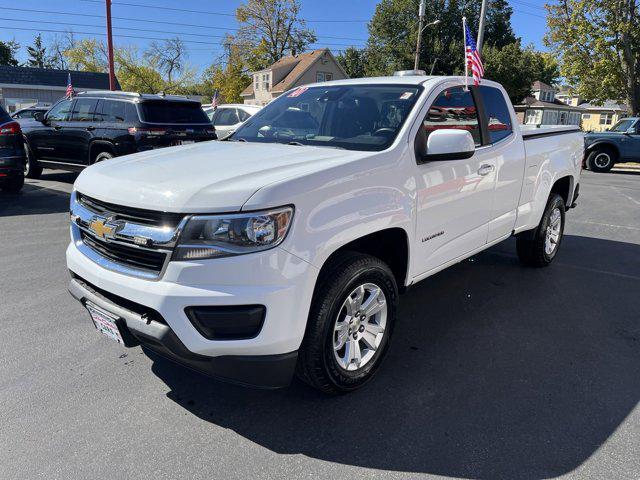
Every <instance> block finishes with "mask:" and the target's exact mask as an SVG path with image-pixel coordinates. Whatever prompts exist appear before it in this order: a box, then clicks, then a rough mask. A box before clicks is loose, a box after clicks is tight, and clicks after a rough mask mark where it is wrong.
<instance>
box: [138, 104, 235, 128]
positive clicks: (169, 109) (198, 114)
mask: <svg viewBox="0 0 640 480" xmlns="http://www.w3.org/2000/svg"><path fill="white" fill-rule="evenodd" d="M140 109H141V113H142V121H143V122H147V123H210V121H209V117H207V114H206V113H204V110H202V107H201V106H200V104H199V103H197V102H176V101H168V100H165V101H150V102H142V103H141V104H140ZM236 123H237V122H236Z"/></svg>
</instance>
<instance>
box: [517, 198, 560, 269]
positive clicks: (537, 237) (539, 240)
mask: <svg viewBox="0 0 640 480" xmlns="http://www.w3.org/2000/svg"><path fill="white" fill-rule="evenodd" d="M565 208H566V207H565V204H564V200H563V199H562V197H561V196H560V195H558V194H556V193H552V194H551V196H550V197H549V201H548V202H547V206H546V208H545V210H544V214H543V215H542V220H540V225H538V227H537V228H535V229H534V230H529V231H527V232H522V233H520V234H518V235H517V237H516V248H517V251H518V258H520V261H521V262H522V263H523V264H524V265H527V266H530V267H546V266H548V265H550V264H551V262H553V259H554V258H555V257H556V255H557V254H558V250H560V244H561V243H562V237H563V235H564V222H565ZM556 209H557V210H558V211H559V212H560V229H559V230H560V232H559V237H558V238H557V241H556V242H555V246H554V247H553V251H552V252H550V253H549V251H548V249H547V247H546V244H547V229H549V228H551V220H552V216H553V215H554V212H555V211H556ZM552 243H553V242H552Z"/></svg>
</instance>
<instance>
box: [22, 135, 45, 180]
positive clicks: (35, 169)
mask: <svg viewBox="0 0 640 480" xmlns="http://www.w3.org/2000/svg"><path fill="white" fill-rule="evenodd" d="M24 153H25V159H24V176H25V177H26V178H40V175H42V167H41V166H40V165H38V161H37V160H36V159H35V156H34V155H33V153H32V152H31V149H30V148H29V145H27V144H26V143H25V144H24Z"/></svg>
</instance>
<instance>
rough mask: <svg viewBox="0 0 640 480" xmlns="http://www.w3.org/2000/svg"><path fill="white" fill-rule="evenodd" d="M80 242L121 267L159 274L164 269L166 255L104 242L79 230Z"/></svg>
mask: <svg viewBox="0 0 640 480" xmlns="http://www.w3.org/2000/svg"><path fill="white" fill-rule="evenodd" d="M80 238H81V239H82V242H83V243H84V244H85V245H86V246H87V247H89V248H91V249H92V250H93V251H95V252H96V253H98V254H100V255H102V256H103V257H105V258H107V259H109V260H111V261H113V262H117V263H120V264H123V265H127V266H130V267H133V268H136V269H143V270H148V271H150V272H153V273H155V274H159V273H160V272H161V271H162V268H163V267H164V263H165V261H166V259H167V253H165V252H160V251H153V250H148V249H143V248H136V247H134V246H131V247H129V246H126V245H122V244H121V243H113V242H106V241H104V240H100V239H98V238H96V237H94V236H91V235H89V234H88V233H86V232H85V231H84V230H80Z"/></svg>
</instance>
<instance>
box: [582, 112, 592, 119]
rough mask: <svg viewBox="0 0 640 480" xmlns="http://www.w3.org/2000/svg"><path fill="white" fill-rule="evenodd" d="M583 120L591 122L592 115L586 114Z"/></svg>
mask: <svg viewBox="0 0 640 480" xmlns="http://www.w3.org/2000/svg"><path fill="white" fill-rule="evenodd" d="M582 119H583V120H591V114H589V113H585V114H584V115H582Z"/></svg>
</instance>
